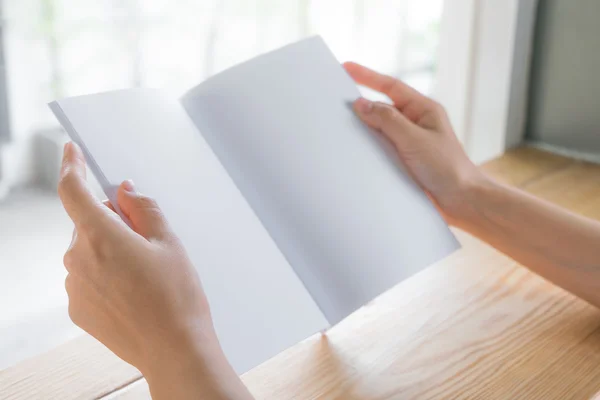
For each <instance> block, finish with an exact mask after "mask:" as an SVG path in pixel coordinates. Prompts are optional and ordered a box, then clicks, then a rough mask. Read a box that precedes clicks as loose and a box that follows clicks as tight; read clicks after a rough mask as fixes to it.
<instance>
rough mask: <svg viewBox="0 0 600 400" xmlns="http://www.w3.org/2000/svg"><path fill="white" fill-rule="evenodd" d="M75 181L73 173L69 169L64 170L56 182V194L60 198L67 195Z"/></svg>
mask: <svg viewBox="0 0 600 400" xmlns="http://www.w3.org/2000/svg"><path fill="white" fill-rule="evenodd" d="M75 179H76V177H75V173H74V171H73V169H71V168H69V169H67V170H65V171H64V172H63V173H62V174H61V176H60V180H59V181H58V194H59V195H60V197H61V198H63V197H64V196H66V195H68V193H69V191H70V189H71V187H72V186H73V183H74V180H75Z"/></svg>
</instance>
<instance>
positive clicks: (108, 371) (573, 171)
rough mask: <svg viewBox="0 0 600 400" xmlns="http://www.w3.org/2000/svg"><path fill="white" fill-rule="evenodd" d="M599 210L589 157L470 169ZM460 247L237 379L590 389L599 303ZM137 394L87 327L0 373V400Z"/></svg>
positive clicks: (370, 392) (581, 394)
mask: <svg viewBox="0 0 600 400" xmlns="http://www.w3.org/2000/svg"><path fill="white" fill-rule="evenodd" d="M482 168H483V169H484V170H486V171H487V172H488V173H490V174H491V175H494V176H496V177H497V178H499V179H501V180H503V181H505V182H508V183H510V184H513V185H515V186H519V187H522V188H524V189H525V190H527V191H529V192H531V193H533V194H535V195H537V196H540V197H543V198H546V199H548V200H550V201H552V202H555V203H557V204H560V205H562V206H564V207H567V208H570V209H572V210H574V211H576V212H579V213H582V214H584V215H587V216H590V217H593V218H598V219H600V167H599V166H595V165H591V164H587V163H581V162H576V161H572V160H569V159H566V158H563V157H559V156H554V155H550V154H548V153H544V152H542V151H539V150H535V149H528V148H523V149H517V150H514V151H511V152H509V153H508V154H507V155H505V156H503V157H501V158H500V159H498V160H494V161H492V162H491V163H488V164H486V165H484V166H483V167H482ZM456 233H457V235H458V237H459V239H460V240H461V242H462V243H463V249H461V250H460V251H458V252H457V253H455V254H454V255H452V256H451V257H449V258H448V259H446V260H444V261H442V262H439V263H438V264H436V265H434V266H432V267H430V268H428V269H426V270H425V271H423V272H421V273H419V274H417V275H416V276H414V277H412V278H410V279H408V280H406V281H405V282H403V283H401V284H400V285H398V286H397V287H395V288H394V289H392V290H391V291H389V292H388V293H386V294H384V295H383V296H381V297H380V298H378V299H377V300H375V301H373V302H372V303H371V304H369V305H367V306H366V307H364V308H362V309H361V310H359V311H358V312H356V313H355V314H353V315H352V316H351V317H349V318H347V319H346V320H344V321H342V323H340V324H339V325H337V326H335V327H334V328H332V329H331V330H330V331H329V332H327V334H326V335H316V336H314V337H311V338H309V339H307V340H305V341H304V342H302V343H299V344H298V345H296V346H294V347H292V348H290V349H288V350H287V351H285V352H284V353H282V354H280V355H278V356H277V357H275V358H273V359H271V360H269V361H267V362H266V363H264V364H263V365H261V366H259V367H257V368H255V369H254V370H252V371H250V372H249V373H247V374H245V375H244V376H243V379H244V382H245V383H246V384H247V385H248V386H249V388H250V389H251V391H252V392H253V394H255V395H256V397H257V398H260V399H292V398H294V399H314V398H323V399H337V398H339V399H503V400H504V399H590V398H591V397H592V396H593V395H594V394H595V393H597V392H598V391H600V311H598V310H596V309H595V308H593V307H592V306H590V305H588V304H587V303H585V302H583V301H581V300H579V299H577V298H575V297H574V296H572V295H570V294H568V293H566V292H564V291H563V290H561V289H559V288H557V287H555V286H553V285H551V284H550V283H548V282H546V281H544V280H543V279H541V278H539V277H537V276H536V275H534V274H532V273H530V272H529V271H527V270H526V269H525V268H523V267H521V266H519V265H517V264H516V263H515V262H514V261H512V260H510V259H509V258H507V257H505V256H503V255H501V254H499V253H498V252H496V251H495V250H494V249H492V248H490V247H488V246H487V245H485V244H483V243H481V242H479V241H478V240H476V239H474V238H472V237H470V236H469V235H466V234H464V233H462V232H458V231H457V232H456ZM92 398H93V399H98V398H103V399H119V400H123V399H127V400H133V399H148V398H149V394H148V388H147V385H146V384H145V382H144V380H143V379H142V378H141V376H140V375H139V372H137V371H136V370H135V369H133V368H132V367H130V366H128V365H126V364H125V363H124V362H122V361H120V360H119V359H118V358H116V357H115V356H113V355H112V354H111V353H110V352H109V351H108V350H106V349H105V348H104V347H103V346H102V345H100V344H99V343H97V342H96V341H94V340H93V339H91V338H89V337H82V338H81V339H78V340H76V341H74V342H71V343H68V344H66V345H64V346H61V347H59V348H57V349H55V350H53V351H51V352H49V353H47V354H44V355H42V356H40V357H38V358H35V359H32V360H29V361H26V362H24V363H21V364H19V365H17V366H15V367H12V368H9V369H7V370H4V371H2V372H0V399H19V400H20V399H64V400H68V399H92Z"/></svg>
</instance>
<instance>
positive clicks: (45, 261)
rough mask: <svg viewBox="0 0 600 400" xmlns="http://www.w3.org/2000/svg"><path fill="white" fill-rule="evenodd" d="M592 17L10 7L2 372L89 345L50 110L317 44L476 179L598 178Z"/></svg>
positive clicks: (3, 158)
mask: <svg viewBox="0 0 600 400" xmlns="http://www.w3.org/2000/svg"><path fill="white" fill-rule="evenodd" d="M598 15H600V2H599V1H597V0H574V1H566V0H502V1H500V0H419V1H414V0H368V1H367V0H288V1H280V0H94V1H92V0H78V1H76V2H75V1H67V0H0V369H2V368H5V367H7V366H9V365H12V364H14V363H15V362H17V361H19V360H21V359H24V358H28V357H31V356H33V355H35V354H38V353H40V352H43V351H46V350H49V349H51V348H53V347H55V346H57V345H58V344H60V343H62V342H65V341H67V340H69V339H70V338H73V337H75V336H77V335H79V334H81V332H80V331H78V329H77V328H75V327H74V326H73V325H72V324H71V322H70V321H69V319H68V315H67V297H66V293H65V291H64V277H65V275H66V273H65V271H64V268H63V266H62V256H63V253H64V251H65V250H66V248H67V246H68V244H69V242H70V238H71V230H72V225H71V223H70V221H69V220H68V218H67V217H66V215H65V213H64V211H63V210H62V207H61V205H60V202H59V200H58V198H57V195H56V184H57V180H58V169H59V164H60V157H61V152H62V145H63V143H64V142H65V141H66V136H65V134H64V133H63V132H62V130H61V129H59V126H58V123H57V122H56V120H55V119H54V117H53V116H52V114H51V113H50V111H49V110H48V108H47V105H46V104H47V103H48V102H49V101H52V100H54V99H56V98H60V97H65V96H74V95H80V94H88V93H94V92H98V91H105V90H112V89H121V88H130V87H138V86H144V87H158V88H164V89H167V90H169V91H170V92H172V93H173V94H174V95H180V94H182V93H183V92H185V91H186V90H187V89H189V88H191V87H193V86H194V85H196V84H198V83H200V82H201V81H202V80H203V79H205V78H206V77H208V76H211V75H212V74H215V73H218V72H219V71H222V70H223V69H225V68H228V67H230V66H233V65H235V64H237V63H239V62H242V61H245V60H247V59H249V58H252V57H254V56H256V55H258V54H261V53H263V52H266V51H269V50H272V49H275V48H278V47H280V46H283V45H285V44H288V43H290V42H293V41H296V40H298V39H301V38H304V37H306V36H310V35H313V34H320V35H322V36H323V38H324V39H325V41H326V42H327V44H328V45H329V46H330V47H331V49H332V50H333V52H334V54H335V55H336V56H337V57H338V59H339V60H340V61H346V60H354V61H357V62H360V63H362V64H365V65H367V66H369V67H371V68H374V69H377V70H379V71H382V72H384V73H387V74H390V75H392V76H395V77H398V78H400V79H403V80H405V81H406V82H408V83H409V84H411V85H413V86H414V87H416V88H417V89H418V90H420V91H422V92H423V93H425V94H427V95H430V96H432V97H434V98H435V99H437V100H438V101H440V102H441V103H442V104H443V105H444V106H445V107H446V109H447V111H448V113H449V116H450V118H451V120H452V123H453V126H454V128H455V131H456V134H457V136H458V137H459V139H460V140H461V141H462V143H463V145H464V147H465V149H466V150H467V153H468V154H469V156H470V157H471V158H472V159H473V160H474V161H475V162H477V163H481V162H485V161H487V160H490V159H492V158H495V157H498V156H500V155H501V154H503V153H504V152H505V151H506V150H507V149H509V148H511V147H515V146H521V145H523V144H526V145H528V146H534V147H539V148H543V149H545V150H550V151H552V152H556V153H561V154H564V155H568V156H571V157H575V158H579V159H586V160H590V161H595V162H598V161H600V134H598V126H600V113H598V109H600V101H599V100H598V99H599V98H600V97H599V96H598V93H600V80H599V79H597V74H598V71H600V55H599V54H600V53H599V52H598V51H597V38H598V37H600V28H599V25H598V24H597V16H598ZM365 95H366V96H368V97H369V96H373V93H369V92H365ZM115 145H116V144H115ZM526 164H527V163H525V164H523V165H524V167H526Z"/></svg>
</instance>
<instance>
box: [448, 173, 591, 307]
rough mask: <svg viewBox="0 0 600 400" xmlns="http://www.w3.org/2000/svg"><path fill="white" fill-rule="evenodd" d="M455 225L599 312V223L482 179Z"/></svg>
mask: <svg viewBox="0 0 600 400" xmlns="http://www.w3.org/2000/svg"><path fill="white" fill-rule="evenodd" d="M455 221H456V222H455V224H456V225H457V226H458V227H459V228H461V229H463V230H466V231H467V232H470V233H471V234H473V235H475V236H477V237H479V238H480V239H482V240H484V241H486V242H487V243H489V244H491V245H492V246H494V247H495V248H496V249H498V250H500V251H502V252H503V253H505V254H507V255H508V256H510V257H512V258H513V259H514V260H516V261H518V262H519V263H521V264H523V265H524V266H526V267H528V268H530V269H531V270H532V271H534V272H536V273H537V274H539V275H541V276H542V277H544V278H546V279H548V280H550V281H552V282H554V283H555V284H557V285H558V286H561V287H563V288H565V289H566V290H568V291H570V292H572V293H573V294H575V295H577V296H579V297H581V298H583V299H585V300H587V301H589V302H590V303H592V304H594V305H595V306H597V307H600V223H599V222H597V221H594V220H591V219H587V218H584V217H582V216H579V215H576V214H573V213H571V212H569V211H567V210H564V209H562V208H560V207H557V206H555V205H553V204H551V203H549V202H546V201H543V200H541V199H538V198H535V197H533V196H531V195H529V194H527V193H525V192H522V191H519V190H517V189H513V188H510V187H508V186H504V185H502V184H499V183H496V182H494V181H491V180H488V179H483V180H482V181H481V182H478V183H477V184H474V185H472V186H471V187H470V188H469V189H467V190H466V191H465V196H464V206H463V207H462V212H461V215H460V216H458V217H457V218H455Z"/></svg>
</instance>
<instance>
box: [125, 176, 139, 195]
mask: <svg viewBox="0 0 600 400" xmlns="http://www.w3.org/2000/svg"><path fill="white" fill-rule="evenodd" d="M123 189H125V190H126V191H127V192H130V193H135V192H136V190H135V185H134V184H133V181H132V180H131V179H127V180H126V181H125V182H123Z"/></svg>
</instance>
